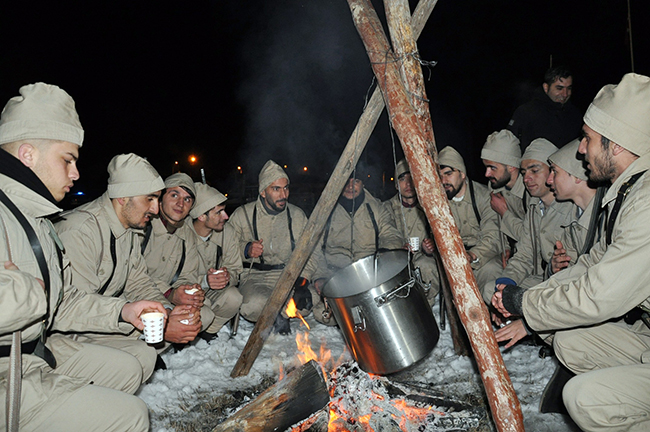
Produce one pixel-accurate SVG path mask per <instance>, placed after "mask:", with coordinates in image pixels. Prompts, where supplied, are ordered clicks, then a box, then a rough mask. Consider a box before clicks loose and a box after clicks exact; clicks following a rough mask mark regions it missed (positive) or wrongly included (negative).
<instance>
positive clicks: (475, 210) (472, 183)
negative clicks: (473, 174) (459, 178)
mask: <svg viewBox="0 0 650 432" xmlns="http://www.w3.org/2000/svg"><path fill="white" fill-rule="evenodd" d="M467 183H468V184H469V195H470V196H471V197H472V209H474V216H476V220H477V221H478V224H479V225H480V224H481V214H480V213H479V212H478V207H476V194H474V182H473V181H472V180H470V179H469V178H468V179H467Z"/></svg>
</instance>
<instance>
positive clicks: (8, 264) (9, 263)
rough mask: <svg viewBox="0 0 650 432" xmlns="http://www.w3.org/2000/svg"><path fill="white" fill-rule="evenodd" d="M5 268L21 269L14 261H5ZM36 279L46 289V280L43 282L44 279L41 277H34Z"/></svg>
mask: <svg viewBox="0 0 650 432" xmlns="http://www.w3.org/2000/svg"><path fill="white" fill-rule="evenodd" d="M5 269H6V270H20V269H19V268H18V266H17V265H16V264H14V263H13V261H5ZM34 279H36V281H37V282H38V283H39V284H40V285H41V288H43V291H45V282H43V279H39V278H34Z"/></svg>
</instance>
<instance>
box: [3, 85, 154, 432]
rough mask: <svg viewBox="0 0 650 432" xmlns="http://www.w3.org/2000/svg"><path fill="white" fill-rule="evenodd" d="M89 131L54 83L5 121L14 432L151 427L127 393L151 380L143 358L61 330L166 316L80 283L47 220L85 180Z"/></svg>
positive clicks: (10, 422)
mask: <svg viewBox="0 0 650 432" xmlns="http://www.w3.org/2000/svg"><path fill="white" fill-rule="evenodd" d="M83 134H84V132H83V129H82V127H81V123H80V122H79V117H78V115H77V112H76V109H75V104H74V101H73V100H72V98H71V97H70V96H69V95H68V94H67V93H66V92H64V91H63V90H61V89H60V88H58V87H56V86H52V85H48V84H43V83H37V84H32V85H27V86H24V87H22V88H21V89H20V96H16V97H14V98H12V99H10V100H9V102H8V103H7V104H6V106H5V108H4V110H3V111H2V115H1V116H0V146H1V148H2V149H1V150H0V191H2V193H1V194H0V195H1V201H2V204H0V221H1V225H2V228H0V261H1V262H2V263H4V265H3V266H2V267H1V268H0V293H1V294H0V296H1V297H2V301H0V307H1V310H0V375H2V376H3V379H2V380H1V385H0V413H2V417H5V415H6V417H7V422H6V423H5V422H4V419H3V424H6V425H7V430H9V431H17V430H18V429H19V428H20V430H30V431H51V430H71V428H74V429H76V430H98V431H99V430H130V431H147V430H148V429H149V418H148V410H147V407H146V405H145V404H144V403H143V402H142V400H141V399H139V398H137V397H135V396H131V395H128V394H127V393H125V392H129V393H134V392H135V391H136V390H137V389H138V387H139V386H140V383H141V382H142V367H141V366H140V364H139V362H138V361H137V359H136V358H135V357H133V356H132V355H131V354H128V353H126V352H124V351H121V350H117V349H113V348H109V347H104V346H99V345H94V344H88V343H80V342H75V341H73V340H71V339H70V338H68V337H65V336H62V335H60V334H56V333H52V332H53V331H63V332H78V331H93V332H110V333H128V332H130V331H132V330H133V327H134V326H135V327H137V328H140V329H142V327H143V324H142V321H141V320H140V318H139V316H140V314H141V313H142V312H143V311H144V310H146V309H156V310H159V311H161V312H163V313H165V315H166V312H165V309H164V307H163V305H162V304H160V303H158V302H152V301H138V302H133V303H129V302H127V301H126V300H125V299H122V298H108V297H101V296H96V295H88V294H87V293H86V292H84V291H81V290H77V289H76V288H75V287H74V286H73V285H72V284H71V273H70V267H69V266H68V261H67V258H66V257H65V256H64V255H63V254H64V251H63V247H62V246H61V243H60V240H59V238H58V236H57V235H56V232H55V231H54V227H53V226H52V224H51V222H50V221H49V220H48V219H47V216H49V215H52V214H55V213H58V212H60V211H61V209H60V208H59V207H58V206H57V203H58V202H59V201H61V200H62V199H63V197H64V196H65V194H66V193H67V192H69V191H70V188H71V187H72V186H73V183H74V181H75V180H77V179H78V178H79V171H78V170H77V167H76V161H77V158H78V157H79V148H80V147H81V145H82V143H83ZM5 377H6V379H5ZM21 380H22V382H21ZM91 383H92V384H91ZM120 390H121V391H120ZM5 398H7V399H5ZM5 408H8V409H7V410H6V411H5Z"/></svg>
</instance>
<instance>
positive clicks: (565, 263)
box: [551, 241, 571, 274]
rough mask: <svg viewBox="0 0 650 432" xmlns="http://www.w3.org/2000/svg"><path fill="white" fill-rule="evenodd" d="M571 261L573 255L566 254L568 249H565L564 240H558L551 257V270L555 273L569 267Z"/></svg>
mask: <svg viewBox="0 0 650 432" xmlns="http://www.w3.org/2000/svg"><path fill="white" fill-rule="evenodd" d="M570 261H571V257H570V256H569V255H567V254H566V249H564V246H563V245H562V242H560V241H556V242H555V250H554V251H553V256H552V257H551V271H552V272H553V274H555V273H557V272H559V271H560V270H562V269H565V268H567V267H569V262H570Z"/></svg>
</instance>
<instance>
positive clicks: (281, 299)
mask: <svg viewBox="0 0 650 432" xmlns="http://www.w3.org/2000/svg"><path fill="white" fill-rule="evenodd" d="M436 3H437V0H422V1H421V2H420V3H419V4H418V7H417V8H416V10H415V12H414V14H413V16H414V25H413V28H414V33H415V34H416V35H418V36H419V34H420V33H421V32H422V28H423V27H424V24H425V22H426V20H427V19H428V17H429V15H431V11H432V10H433V7H434V6H435V4H436ZM415 17H417V18H415ZM384 106H385V105H384V99H383V98H382V95H381V90H379V88H376V89H375V91H374V92H373V94H372V96H371V97H370V100H369V101H368V104H367V106H366V108H365V110H364V111H363V113H362V114H361V117H360V118H359V122H358V123H357V126H356V127H355V128H354V131H353V132H352V135H351V136H350V139H349V140H348V143H347V145H346V146H345V149H344V150H343V153H342V154H341V157H340V159H339V161H338V163H337V164H336V167H335V168H334V171H333V172H332V175H331V177H330V179H329V180H328V182H327V185H326V186H325V189H323V192H322V194H321V197H320V198H319V200H318V202H317V203H316V207H314V211H313V212H312V213H311V216H310V217H309V221H308V222H307V225H306V226H305V229H304V231H303V233H302V235H301V236H300V239H299V240H298V243H297V244H296V249H295V250H294V251H293V253H292V254H291V257H290V258H289V262H288V263H287V266H286V267H285V268H284V271H283V272H282V274H281V275H280V278H279V279H278V282H277V283H276V285H275V288H274V289H273V293H272V294H271V297H269V300H268V301H267V302H266V305H265V306H264V309H263V310H262V313H261V314H260V317H259V319H258V320H257V323H255V328H254V329H253V331H252V332H251V335H250V336H249V338H248V341H247V342H246V346H245V347H244V349H243V351H242V353H241V355H240V356H239V359H238V360H237V363H235V366H234V367H233V370H232V371H231V372H230V376H231V377H233V378H236V377H238V376H242V375H247V374H248V372H250V369H251V367H252V366H253V363H254V362H255V359H256V358H257V356H258V355H259V353H260V351H261V350H262V347H263V346H264V342H265V341H266V338H267V337H268V336H269V334H270V333H271V327H272V326H273V323H274V321H275V317H276V316H277V315H278V313H279V312H280V308H282V306H283V305H284V303H285V302H286V301H287V298H288V296H289V293H290V292H291V288H292V287H293V284H294V282H295V281H296V279H297V277H298V276H299V275H300V271H301V270H302V268H303V267H304V266H305V263H306V262H307V259H308V258H309V255H310V254H311V252H312V251H313V250H314V247H315V246H316V243H317V241H318V239H319V237H320V235H321V234H322V232H323V229H324V227H325V223H326V222H327V218H328V217H329V215H330V213H331V212H332V209H333V208H334V204H336V200H337V199H338V197H339V195H340V194H341V191H342V190H343V186H344V185H345V181H346V180H347V179H348V177H349V176H350V174H351V173H352V171H353V170H354V167H355V166H356V165H357V162H358V160H359V156H360V155H361V153H362V152H363V149H364V148H365V146H366V143H367V142H368V139H369V138H370V134H371V133H372V131H373V129H374V128H375V125H376V124H377V121H378V120H379V116H380V115H381V113H382V111H383V110H384Z"/></svg>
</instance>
